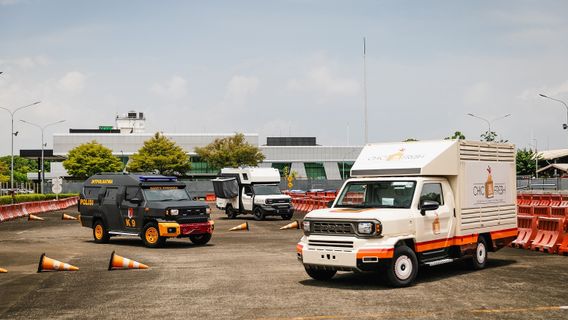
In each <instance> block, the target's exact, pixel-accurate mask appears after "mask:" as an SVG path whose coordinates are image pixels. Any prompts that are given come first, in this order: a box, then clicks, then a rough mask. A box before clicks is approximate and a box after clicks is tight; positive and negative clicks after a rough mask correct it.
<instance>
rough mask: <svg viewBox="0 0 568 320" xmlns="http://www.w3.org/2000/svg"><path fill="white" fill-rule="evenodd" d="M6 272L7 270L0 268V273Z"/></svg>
mask: <svg viewBox="0 0 568 320" xmlns="http://www.w3.org/2000/svg"><path fill="white" fill-rule="evenodd" d="M6 272H8V270H6V269H3V268H0V273H6Z"/></svg>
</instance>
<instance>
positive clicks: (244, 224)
mask: <svg viewBox="0 0 568 320" xmlns="http://www.w3.org/2000/svg"><path fill="white" fill-rule="evenodd" d="M239 230H247V231H249V230H250V229H249V224H248V222H245V223H243V224H239V225H238V226H236V227H233V228H231V229H229V231H239Z"/></svg>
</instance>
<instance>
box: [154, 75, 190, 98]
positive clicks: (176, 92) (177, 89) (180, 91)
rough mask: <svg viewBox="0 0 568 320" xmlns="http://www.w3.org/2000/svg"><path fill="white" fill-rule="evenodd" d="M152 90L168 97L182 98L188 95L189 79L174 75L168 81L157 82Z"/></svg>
mask: <svg viewBox="0 0 568 320" xmlns="http://www.w3.org/2000/svg"><path fill="white" fill-rule="evenodd" d="M151 91H152V92H153V93H155V94H157V95H159V96H161V97H164V98H168V99H174V100H175V99H180V98H183V97H184V96H186V95H187V80H185V79H184V78H183V77H180V76H173V77H172V78H171V79H170V80H169V81H167V82H166V83H157V84H155V85H154V86H152V88H151Z"/></svg>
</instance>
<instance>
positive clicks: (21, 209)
mask: <svg viewBox="0 0 568 320" xmlns="http://www.w3.org/2000/svg"><path fill="white" fill-rule="evenodd" d="M78 202H79V198H78V197H73V198H67V199H61V200H46V201H35V202H23V203H17V204H9V205H3V206H0V222H4V221H8V220H12V219H16V218H21V217H27V216H29V215H30V214H38V213H42V212H49V211H57V210H61V209H65V208H69V207H71V206H73V205H76V204H77V203H78Z"/></svg>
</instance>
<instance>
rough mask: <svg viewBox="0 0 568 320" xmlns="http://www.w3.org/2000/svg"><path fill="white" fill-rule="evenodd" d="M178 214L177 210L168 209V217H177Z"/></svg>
mask: <svg viewBox="0 0 568 320" xmlns="http://www.w3.org/2000/svg"><path fill="white" fill-rule="evenodd" d="M178 214H179V210H178V209H170V215H172V216H177V215H178Z"/></svg>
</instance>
